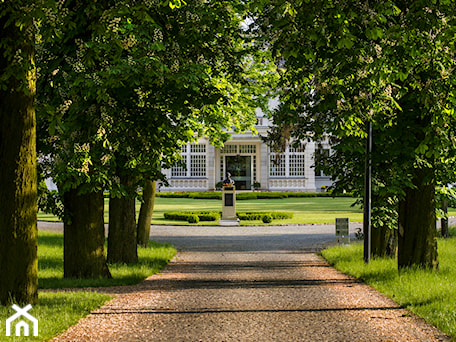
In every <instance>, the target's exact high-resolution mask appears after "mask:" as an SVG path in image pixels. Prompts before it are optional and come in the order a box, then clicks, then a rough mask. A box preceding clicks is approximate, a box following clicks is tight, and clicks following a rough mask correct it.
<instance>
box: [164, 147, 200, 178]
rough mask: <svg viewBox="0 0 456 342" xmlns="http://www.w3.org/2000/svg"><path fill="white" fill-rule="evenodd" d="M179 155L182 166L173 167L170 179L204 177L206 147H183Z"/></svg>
mask: <svg viewBox="0 0 456 342" xmlns="http://www.w3.org/2000/svg"><path fill="white" fill-rule="evenodd" d="M181 155H182V162H181V163H183V164H184V166H178V165H176V166H173V167H172V169H171V177H187V178H189V177H194V178H197V177H206V145H204V144H203V145H196V144H191V145H188V146H187V145H184V146H182V150H181Z"/></svg>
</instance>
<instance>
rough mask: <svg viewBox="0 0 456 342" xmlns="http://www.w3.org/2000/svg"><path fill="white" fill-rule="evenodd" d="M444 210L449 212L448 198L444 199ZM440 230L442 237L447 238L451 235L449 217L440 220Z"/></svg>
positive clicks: (446, 212)
mask: <svg viewBox="0 0 456 342" xmlns="http://www.w3.org/2000/svg"><path fill="white" fill-rule="evenodd" d="M442 210H443V212H444V213H445V214H446V215H447V214H448V200H446V199H444V200H443V201H442ZM440 227H441V229H440V232H441V234H442V237H444V238H447V237H449V236H450V231H449V229H448V217H444V218H442V219H441V220H440Z"/></svg>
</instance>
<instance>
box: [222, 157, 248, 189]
mask: <svg viewBox="0 0 456 342" xmlns="http://www.w3.org/2000/svg"><path fill="white" fill-rule="evenodd" d="M225 158H226V159H225V161H226V171H227V172H229V173H231V178H232V179H233V180H234V181H235V184H234V185H235V186H236V190H250V189H251V188H252V157H251V156H226V157H225Z"/></svg>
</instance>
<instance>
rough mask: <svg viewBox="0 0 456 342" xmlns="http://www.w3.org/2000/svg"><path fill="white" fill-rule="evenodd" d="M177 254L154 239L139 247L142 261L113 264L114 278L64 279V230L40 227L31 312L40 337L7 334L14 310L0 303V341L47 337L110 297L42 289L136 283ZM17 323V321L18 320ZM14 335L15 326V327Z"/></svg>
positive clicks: (111, 266)
mask: <svg viewBox="0 0 456 342" xmlns="http://www.w3.org/2000/svg"><path fill="white" fill-rule="evenodd" d="M175 254H176V250H175V248H174V247H172V246H171V245H166V244H158V243H154V242H151V243H150V248H139V249H138V256H139V263H138V264H135V265H125V264H115V265H110V266H109V268H110V270H111V273H112V276H113V279H86V280H75V279H63V234H61V233H50V232H43V231H40V232H39V234H38V268H39V271H38V277H39V288H40V289H41V290H40V291H39V304H37V305H34V306H33V308H32V309H31V310H30V312H29V313H30V314H31V315H33V316H34V317H36V318H37V319H38V321H39V336H38V337H33V336H30V337H27V338H25V337H6V330H5V329H6V325H5V324H4V322H5V321H6V319H7V318H8V317H10V316H11V315H13V314H14V313H15V311H14V310H13V309H12V308H11V307H1V306H0V321H1V322H3V323H2V324H0V341H25V340H27V341H47V340H49V339H51V338H52V337H53V336H56V335H58V334H60V333H61V332H63V331H65V330H66V329H68V328H69V327H70V326H71V325H74V324H76V323H77V322H78V321H79V319H81V318H82V317H84V316H86V315H88V314H89V313H90V312H91V311H93V310H94V309H96V308H98V307H100V306H101V305H102V304H103V303H105V302H106V301H108V300H109V299H110V298H111V297H109V296H107V295H105V294H102V293H97V292H96V291H95V292H93V291H83V290H81V291H74V290H71V291H68V290H65V291H58V290H53V291H47V290H43V289H49V288H52V289H59V288H77V287H100V286H116V285H131V284H136V283H139V282H140V281H142V280H143V279H145V278H147V277H148V276H150V275H152V274H154V273H157V272H159V271H160V270H161V269H162V268H163V267H164V266H165V265H166V264H167V262H168V261H169V260H170V259H171V258H172V257H173V256H174V255H175ZM16 323H17V322H16ZM12 334H13V335H14V334H15V333H14V330H12Z"/></svg>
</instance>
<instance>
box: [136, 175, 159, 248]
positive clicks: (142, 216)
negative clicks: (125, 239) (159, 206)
mask: <svg viewBox="0 0 456 342" xmlns="http://www.w3.org/2000/svg"><path fill="white" fill-rule="evenodd" d="M154 206H155V182H154V181H146V183H145V185H144V188H143V202H142V203H141V209H140V210H139V217H138V227H137V242H138V245H140V246H143V247H148V246H149V235H150V221H152V214H153V213H154Z"/></svg>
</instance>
